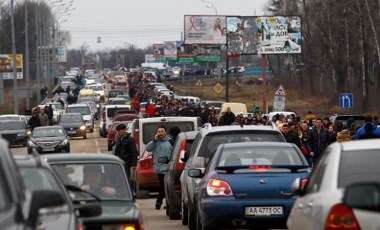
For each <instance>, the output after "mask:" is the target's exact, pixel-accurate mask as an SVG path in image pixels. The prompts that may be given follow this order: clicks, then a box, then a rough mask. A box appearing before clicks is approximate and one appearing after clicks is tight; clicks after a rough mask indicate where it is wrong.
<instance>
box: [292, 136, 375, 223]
mask: <svg viewBox="0 0 380 230" xmlns="http://www.w3.org/2000/svg"><path fill="white" fill-rule="evenodd" d="M379 162H380V141H379V139H372V140H358V141H351V142H342V143H334V144H332V145H330V146H329V147H328V148H327V149H326V150H325V152H324V153H323V155H322V157H321V159H320V161H319V162H318V163H317V165H316V167H315V168H314V170H313V172H312V174H311V176H310V179H309V181H308V183H307V185H306V188H305V189H302V184H303V183H302V182H301V181H300V180H299V179H296V180H295V181H294V182H293V184H292V191H293V193H295V194H298V195H300V196H299V198H298V199H297V201H296V202H295V203H294V206H293V208H292V210H291V213H290V215H289V218H288V220H287V226H288V228H289V229H290V230H292V229H302V230H308V229H310V230H311V229H313V230H318V229H376V230H377V229H379V228H377V227H376V226H379V225H378V224H379V222H378V220H380V213H379V212H368V211H363V210H361V209H358V208H354V209H351V208H350V207H348V206H347V205H346V204H344V203H343V195H344V191H345V189H346V188H347V187H348V186H351V185H352V184H355V183H365V182H377V183H379V182H380V177H379V175H380V167H379Z"/></svg>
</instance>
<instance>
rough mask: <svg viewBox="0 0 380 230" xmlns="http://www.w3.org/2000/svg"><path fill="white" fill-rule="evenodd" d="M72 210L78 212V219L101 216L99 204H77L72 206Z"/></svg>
mask: <svg viewBox="0 0 380 230" xmlns="http://www.w3.org/2000/svg"><path fill="white" fill-rule="evenodd" d="M74 209H75V210H77V211H78V212H79V217H92V216H100V215H101V214H102V206H101V205H100V204H99V203H89V204H78V205H74Z"/></svg>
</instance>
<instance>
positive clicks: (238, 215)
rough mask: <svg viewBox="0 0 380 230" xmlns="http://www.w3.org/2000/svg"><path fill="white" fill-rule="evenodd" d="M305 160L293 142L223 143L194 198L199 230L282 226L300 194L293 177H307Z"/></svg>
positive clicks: (193, 172)
mask: <svg viewBox="0 0 380 230" xmlns="http://www.w3.org/2000/svg"><path fill="white" fill-rule="evenodd" d="M309 172H310V168H309V165H308V163H307V160H306V159H305V158H304V157H303V155H302V153H301V152H300V150H299V149H298V148H297V146H295V145H293V144H290V143H273V142H261V143H257V142H245V143H232V144H222V145H219V147H218V148H217V150H216V151H215V153H214V154H213V156H212V158H211V159H210V162H209V164H208V166H207V168H206V170H205V172H204V173H203V171H202V170H201V169H190V170H189V172H188V173H189V176H190V177H193V178H202V179H201V181H200V182H199V186H198V189H197V190H196V194H195V210H196V219H197V225H198V226H197V229H203V228H202V227H201V226H203V227H204V229H217V228H220V227H227V228H228V227H232V228H254V229H268V228H283V227H285V226H286V218H287V217H288V215H289V212H290V209H291V208H292V206H293V203H294V201H295V200H296V196H294V195H293V194H292V192H291V191H290V186H291V184H292V182H293V180H294V179H295V178H297V177H298V178H302V179H307V178H308V174H309Z"/></svg>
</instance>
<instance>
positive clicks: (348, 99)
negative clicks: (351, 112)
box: [339, 93, 354, 108]
mask: <svg viewBox="0 0 380 230" xmlns="http://www.w3.org/2000/svg"><path fill="white" fill-rule="evenodd" d="M339 106H340V107H341V108H353V107H354V95H353V94H352V93H341V94H339Z"/></svg>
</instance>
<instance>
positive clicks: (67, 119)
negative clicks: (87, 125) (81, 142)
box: [61, 115, 82, 123]
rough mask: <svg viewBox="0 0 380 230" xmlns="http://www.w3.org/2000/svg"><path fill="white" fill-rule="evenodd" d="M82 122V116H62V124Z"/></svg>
mask: <svg viewBox="0 0 380 230" xmlns="http://www.w3.org/2000/svg"><path fill="white" fill-rule="evenodd" d="M79 122H82V116H73V115H69V116H61V123H79Z"/></svg>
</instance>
